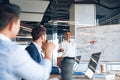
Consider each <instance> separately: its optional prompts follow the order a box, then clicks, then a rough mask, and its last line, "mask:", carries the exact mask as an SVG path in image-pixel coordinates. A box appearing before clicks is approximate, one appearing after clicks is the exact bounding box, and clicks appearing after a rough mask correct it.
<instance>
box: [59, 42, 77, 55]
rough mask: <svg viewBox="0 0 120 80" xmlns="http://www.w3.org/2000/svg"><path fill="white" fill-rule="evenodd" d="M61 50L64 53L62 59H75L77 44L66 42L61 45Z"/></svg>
mask: <svg viewBox="0 0 120 80" xmlns="http://www.w3.org/2000/svg"><path fill="white" fill-rule="evenodd" d="M60 48H62V49H63V50H64V51H63V53H62V57H75V44H74V43H73V42H70V43H69V42H67V41H66V40H65V41H63V42H62V43H61V44H60Z"/></svg>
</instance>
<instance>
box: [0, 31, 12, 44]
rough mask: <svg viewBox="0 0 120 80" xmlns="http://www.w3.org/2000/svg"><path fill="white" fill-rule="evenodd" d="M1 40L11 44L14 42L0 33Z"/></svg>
mask: <svg viewBox="0 0 120 80" xmlns="http://www.w3.org/2000/svg"><path fill="white" fill-rule="evenodd" d="M0 40H3V41H9V42H11V41H12V40H11V39H9V38H8V37H6V36H5V35H3V34H1V33H0Z"/></svg>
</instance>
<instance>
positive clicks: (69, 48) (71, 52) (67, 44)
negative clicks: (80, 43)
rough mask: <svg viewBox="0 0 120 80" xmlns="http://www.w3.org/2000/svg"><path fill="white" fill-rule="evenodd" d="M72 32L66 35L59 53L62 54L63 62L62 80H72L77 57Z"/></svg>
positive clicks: (61, 65)
mask: <svg viewBox="0 0 120 80" xmlns="http://www.w3.org/2000/svg"><path fill="white" fill-rule="evenodd" d="M71 36H72V35H71V32H70V31H67V32H66V33H65V41H63V42H62V43H61V44H60V49H59V50H58V52H62V53H61V54H62V58H63V59H62V60H61V62H60V68H61V78H62V80H72V69H73V65H74V57H75V45H74V44H73V43H72V42H71Z"/></svg>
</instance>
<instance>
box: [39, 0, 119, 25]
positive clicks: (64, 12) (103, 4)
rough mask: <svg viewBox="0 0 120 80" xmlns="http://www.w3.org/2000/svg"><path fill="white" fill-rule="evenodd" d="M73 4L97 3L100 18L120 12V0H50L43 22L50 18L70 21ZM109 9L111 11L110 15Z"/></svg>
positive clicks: (97, 15) (97, 13)
mask: <svg viewBox="0 0 120 80" xmlns="http://www.w3.org/2000/svg"><path fill="white" fill-rule="evenodd" d="M71 4H97V6H96V11H97V12H96V17H97V18H99V19H101V18H103V17H111V16H114V15H116V14H118V13H120V0H50V4H49V5H48V7H47V9H46V12H45V14H44V16H43V19H42V21H41V24H44V23H48V22H49V21H50V20H62V21H69V18H70V17H69V13H70V12H69V10H70V6H71ZM108 11H110V12H111V14H110V15H108V14H109V13H108Z"/></svg>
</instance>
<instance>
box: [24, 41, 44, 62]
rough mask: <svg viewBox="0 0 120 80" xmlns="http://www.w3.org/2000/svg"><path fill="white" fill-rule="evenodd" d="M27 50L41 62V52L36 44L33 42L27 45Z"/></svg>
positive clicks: (34, 58)
mask: <svg viewBox="0 0 120 80" xmlns="http://www.w3.org/2000/svg"><path fill="white" fill-rule="evenodd" d="M26 50H27V51H28V53H29V54H30V56H31V57H32V58H33V60H35V61H36V62H37V63H40V61H41V60H42V59H41V57H40V54H39V51H38V50H37V48H36V46H35V45H34V44H33V43H32V42H31V43H30V45H29V46H27V47H26Z"/></svg>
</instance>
